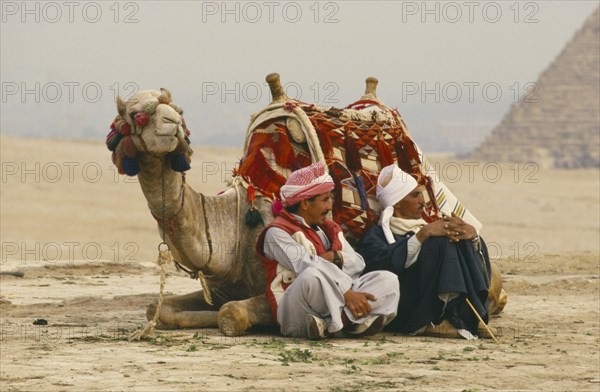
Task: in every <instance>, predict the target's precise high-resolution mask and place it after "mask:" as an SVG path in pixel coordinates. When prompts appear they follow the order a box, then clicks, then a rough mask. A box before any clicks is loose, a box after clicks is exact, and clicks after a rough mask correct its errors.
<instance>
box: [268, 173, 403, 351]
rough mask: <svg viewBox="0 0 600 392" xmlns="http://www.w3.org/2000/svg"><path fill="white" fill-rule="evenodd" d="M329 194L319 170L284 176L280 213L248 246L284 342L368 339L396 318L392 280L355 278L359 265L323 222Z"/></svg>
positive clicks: (334, 228) (331, 225)
mask: <svg viewBox="0 0 600 392" xmlns="http://www.w3.org/2000/svg"><path fill="white" fill-rule="evenodd" d="M333 188H334V182H333V179H332V178H331V176H329V174H328V173H327V172H326V168H325V165H324V164H322V163H314V164H312V165H310V166H308V167H305V168H303V169H300V170H297V171H295V172H294V173H292V174H291V175H290V177H289V178H288V180H287V182H286V183H285V185H284V186H283V187H282V188H281V190H280V194H281V198H282V201H283V205H284V206H285V209H284V210H282V211H281V213H280V214H279V215H278V216H277V218H275V220H273V222H271V224H270V225H268V226H267V227H266V228H265V229H264V230H263V232H262V233H261V235H260V237H259V239H258V241H257V244H256V249H257V253H258V255H259V257H260V258H261V261H262V263H263V265H264V267H265V272H266V277H267V290H266V291H267V292H266V295H267V299H268V300H269V304H270V305H271V310H272V312H273V317H274V318H275V320H277V322H278V323H279V324H280V326H281V333H282V334H283V335H284V336H292V337H307V338H308V339H312V340H316V339H322V338H324V337H326V336H328V335H330V334H334V333H335V332H338V331H340V330H342V329H343V330H344V331H345V332H347V333H350V334H354V335H357V336H361V335H373V334H376V333H378V332H379V331H381V329H382V328H383V327H384V325H386V324H387V323H389V322H390V321H391V320H392V319H393V318H394V317H395V316H396V309H397V307H398V299H399V295H400V292H399V288H398V279H397V278H396V276H395V275H394V274H392V273H390V272H387V271H376V272H371V273H368V274H365V275H363V276H360V274H361V273H362V272H363V269H364V267H365V263H364V260H363V258H362V257H361V256H360V255H359V254H358V253H356V252H355V251H354V249H352V247H351V246H350V245H349V244H348V242H347V241H346V239H345V238H344V235H343V233H342V231H341V228H340V226H338V225H337V224H336V223H335V222H333V221H331V220H328V219H327V218H326V216H327V214H328V213H329V212H330V211H331V208H332V197H331V191H332V190H333ZM359 276H360V277H359Z"/></svg>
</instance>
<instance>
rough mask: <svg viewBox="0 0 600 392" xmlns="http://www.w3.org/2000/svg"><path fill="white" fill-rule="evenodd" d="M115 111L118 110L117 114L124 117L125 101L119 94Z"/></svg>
mask: <svg viewBox="0 0 600 392" xmlns="http://www.w3.org/2000/svg"><path fill="white" fill-rule="evenodd" d="M117 112H119V115H120V116H121V117H123V118H125V113H126V108H125V102H124V101H123V100H122V99H121V97H120V96H118V97H117Z"/></svg>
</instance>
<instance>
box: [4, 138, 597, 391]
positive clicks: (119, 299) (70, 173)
mask: <svg viewBox="0 0 600 392" xmlns="http://www.w3.org/2000/svg"><path fill="white" fill-rule="evenodd" d="M0 142H1V143H0V144H1V161H2V182H1V186H2V188H1V191H0V196H1V197H0V204H1V205H0V207H1V214H2V215H1V220H0V229H1V232H0V239H1V244H2V254H1V257H2V258H1V260H0V271H3V272H6V271H22V272H24V274H25V276H24V277H23V278H18V277H13V276H2V277H0V290H1V292H2V295H4V296H6V297H7V298H8V299H9V300H10V301H11V302H12V304H3V305H0V349H1V352H0V383H1V385H0V390H2V391H3V392H4V391H25V390H27V391H29V390H37V391H47V390H48V391H62V390H140V391H146V390H167V391H180V390H194V391H197V390H210V391H222V390H223V391H225V390H243V391H246V390H247V391H250V390H256V391H262V390H311V391H312V390H321V391H362V390H366V391H385V390H390V391H391V390H424V391H437V390H450V391H482V390H552V391H557V390H558V391H598V390H599V389H600V358H599V354H598V353H599V351H600V350H599V343H600V342H599V337H600V313H599V311H600V296H599V294H600V293H599V290H600V279H599V278H600V275H599V272H600V271H599V268H600V263H599V256H600V249H599V247H600V241H599V240H600V228H599V226H600V223H599V219H600V212H599V195H600V193H599V181H600V180H599V178H600V172H599V171H598V170H578V171H563V170H544V169H539V170H538V168H537V167H535V166H534V165H529V166H528V165H525V164H519V165H517V164H514V165H508V164H502V165H498V164H487V165H486V164H484V163H478V162H463V161H451V160H449V159H447V158H444V157H443V156H436V157H432V158H431V161H432V163H434V162H435V163H436V164H437V165H438V172H440V173H441V174H442V176H443V177H444V178H445V180H446V184H447V185H448V186H449V187H450V188H451V189H452V190H453V191H454V193H455V194H457V195H458V196H459V197H460V199H461V200H462V201H463V202H464V203H465V204H466V205H467V206H468V207H469V208H470V209H471V211H472V212H473V213H474V214H475V215H476V216H477V217H478V218H479V219H480V220H481V221H482V222H483V223H484V230H483V235H484V237H485V238H486V240H487V241H488V244H490V253H491V256H492V258H493V261H494V262H496V263H498V264H499V266H500V267H501V269H502V271H503V274H504V281H505V288H506V290H507V291H508V293H509V303H508V306H507V308H506V310H505V311H504V312H503V313H502V314H501V315H500V316H499V317H496V318H494V319H493V320H492V322H491V324H492V325H493V326H495V327H497V328H499V330H500V336H499V340H500V344H499V345H497V344H495V343H493V342H492V341H490V340H478V341H475V342H472V341H471V342H468V341H465V340H451V339H440V338H433V337H406V336H401V335H395V334H392V333H384V334H381V335H378V336H376V337H371V338H363V339H359V340H349V339H337V340H328V341H325V342H317V343H314V342H308V341H304V340H294V339H286V338H282V337H281V336H279V335H278V333H277V331H274V330H270V329H268V328H261V329H256V330H254V331H252V332H251V333H249V334H248V335H246V336H243V337H239V338H227V337H223V336H221V335H220V333H219V331H218V330H216V329H202V330H179V331H163V332H159V334H158V335H157V337H156V338H155V339H152V340H149V341H142V342H135V343H130V342H128V341H127V340H126V336H127V335H128V334H129V333H130V332H131V331H133V330H135V329H136V328H138V327H139V326H141V325H143V324H144V322H145V306H146V304H148V303H149V302H151V301H152V300H153V299H155V298H156V295H157V292H158V269H157V268H156V267H155V266H154V260H155V257H156V245H157V244H158V241H159V237H158V233H157V230H156V225H155V222H154V219H153V218H152V217H151V216H150V214H149V212H148V209H147V207H146V202H145V200H144V198H143V195H142V192H141V191H140V189H139V186H138V184H137V183H136V181H135V179H133V180H126V179H125V178H124V177H119V176H117V175H116V173H115V170H114V169H113V168H112V165H111V163H110V157H109V154H108V152H107V151H106V150H105V149H104V147H103V145H102V144H100V143H91V142H72V141H61V140H29V139H20V138H15V137H6V136H2V137H1V140H0ZM195 151H196V153H195V155H194V162H193V169H192V171H191V172H190V174H189V175H188V180H189V182H190V183H191V184H192V185H193V187H194V188H195V189H197V190H202V191H203V192H204V193H207V194H214V193H216V192H218V191H219V190H221V189H223V187H224V185H223V183H224V181H225V180H226V179H227V178H228V177H229V176H230V171H231V170H232V169H233V167H234V165H233V163H234V162H235V161H236V160H237V159H238V158H239V156H240V151H239V150H236V149H220V150H218V151H216V150H211V149H208V148H202V147H196V148H195ZM197 289H198V286H197V283H196V282H193V281H191V280H190V279H189V278H187V277H185V276H183V275H182V274H181V273H179V272H176V271H175V270H174V269H172V268H170V269H169V276H168V279H167V291H168V292H170V293H176V294H180V293H181V294H182V293H187V292H190V291H192V290H197ZM36 319H44V320H47V322H48V325H46V326H41V325H34V324H33V322H34V320H36Z"/></svg>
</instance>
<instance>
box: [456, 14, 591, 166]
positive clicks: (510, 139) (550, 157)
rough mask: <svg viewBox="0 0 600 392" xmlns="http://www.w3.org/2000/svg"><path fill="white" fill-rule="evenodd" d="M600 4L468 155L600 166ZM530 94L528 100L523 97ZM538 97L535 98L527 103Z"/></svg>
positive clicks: (543, 163)
mask: <svg viewBox="0 0 600 392" xmlns="http://www.w3.org/2000/svg"><path fill="white" fill-rule="evenodd" d="M599 52H600V8H598V9H596V11H594V13H593V14H592V15H591V16H590V17H589V18H588V19H587V20H586V22H585V24H584V25H583V27H582V28H581V29H580V30H579V31H578V32H577V33H576V34H575V36H574V37H573V38H572V39H571V41H570V42H569V43H568V44H567V45H566V47H565V48H564V49H563V51H562V52H561V53H560V54H559V56H558V57H557V58H556V59H555V60H554V62H553V63H551V64H550V66H549V67H548V68H547V69H546V70H545V71H544V72H543V73H542V74H541V76H540V77H539V79H538V80H537V82H536V84H535V85H536V87H537V92H535V94H533V93H530V94H529V95H527V94H526V95H525V96H524V97H522V99H520V100H519V101H520V102H519V103H515V104H513V106H512V107H511V109H510V111H509V112H508V113H507V114H506V116H504V118H503V119H502V121H501V122H500V124H498V125H497V126H496V127H495V128H494V130H493V131H492V133H491V134H490V135H489V136H488V137H487V138H486V140H485V141H484V142H483V143H482V144H481V145H480V146H479V147H478V148H476V149H475V150H474V151H473V152H472V153H471V154H469V155H468V156H467V158H468V159H473V160H478V161H490V162H537V163H538V164H539V165H540V166H541V167H554V168H584V167H592V168H597V167H599V166H600V53H599ZM523 98H527V99H523ZM531 100H537V102H526V101H531Z"/></svg>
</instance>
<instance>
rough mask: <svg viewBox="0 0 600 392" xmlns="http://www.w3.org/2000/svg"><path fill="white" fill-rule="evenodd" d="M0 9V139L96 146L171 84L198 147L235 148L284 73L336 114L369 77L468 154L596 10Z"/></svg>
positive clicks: (521, 6)
mask: <svg viewBox="0 0 600 392" xmlns="http://www.w3.org/2000/svg"><path fill="white" fill-rule="evenodd" d="M0 4H1V13H2V20H1V49H0V55H1V57H0V58H1V60H0V61H1V69H0V77H1V80H2V109H1V131H2V133H7V134H16V135H28V136H32V135H42V136H52V137H78V138H94V139H98V140H101V139H103V138H104V136H105V134H106V133H107V131H108V126H109V124H110V123H111V121H112V119H113V118H114V116H115V115H116V109H115V105H114V100H115V95H116V93H119V94H121V95H122V96H127V95H129V94H130V93H132V92H133V91H136V90H138V89H139V90H142V89H158V88H159V87H167V88H169V89H170V90H171V92H172V94H173V98H174V101H175V102H176V103H177V104H179V105H180V106H182V107H183V108H184V110H185V117H186V122H187V123H188V124H189V127H190V129H191V130H192V140H193V142H194V143H203V144H215V145H235V146H240V145H241V144H242V143H243V138H244V134H245V130H246V127H247V123H248V120H249V118H250V115H251V113H253V112H255V111H257V110H259V109H260V108H262V107H264V106H265V105H266V104H267V103H268V102H270V94H269V91H268V88H267V87H266V85H265V84H264V78H265V76H266V75H267V74H268V73H270V72H278V73H280V74H281V77H282V81H283V83H284V84H285V85H286V87H287V92H288V95H290V96H296V97H297V98H299V99H301V100H303V101H306V102H315V101H316V102H318V103H321V104H326V105H333V106H338V107H343V106H346V105H347V104H349V103H351V102H353V101H355V100H357V99H359V98H360V96H361V95H362V93H363V91H364V79H365V78H366V77H368V76H376V77H377V78H378V79H379V80H380V84H379V88H378V95H379V97H380V98H381V99H383V100H384V101H385V102H386V103H387V104H388V105H390V106H393V107H397V108H398V109H399V111H400V113H401V114H402V115H403V117H404V118H405V121H406V122H407V124H408V126H409V129H410V131H411V133H412V134H413V136H414V137H415V138H416V139H417V141H418V142H419V143H420V144H421V146H422V147H423V149H425V150H444V149H447V150H451V149H454V150H461V149H462V150H464V149H465V148H470V147H472V145H473V144H474V143H476V142H477V141H478V140H481V139H482V138H483V137H484V136H485V135H486V134H487V133H489V131H491V129H492V128H493V126H494V125H495V124H496V123H497V122H499V121H500V119H501V118H502V116H503V115H504V114H505V113H506V111H507V110H508V109H509V107H510V105H511V104H512V103H513V102H515V100H518V99H520V98H519V94H522V93H524V92H525V88H526V84H527V83H533V82H535V81H536V79H537V77H538V76H539V74H540V73H541V72H542V71H543V70H544V69H545V68H546V67H547V66H548V65H549V64H550V63H551V62H552V61H553V59H554V58H555V57H556V56H557V55H558V54H559V53H560V51H561V50H562V48H563V47H564V45H565V44H566V43H567V42H568V40H570V39H571V38H572V36H573V35H574V33H575V32H576V30H577V29H579V28H580V27H581V26H582V24H583V23H584V21H585V19H586V18H587V17H588V16H589V15H590V14H591V13H592V12H593V10H594V9H595V8H596V7H598V4H599V2H598V1H519V2H517V1H495V2H494V1H483V2H479V1H457V2H448V1H427V2H424V1H364V0H363V1H320V2H317V1H295V2H279V1H256V2H241V1H216V2H212V1H169V2H167V1H122V2H116V1H96V2H78V1H71V2H69V1H57V2H40V1H37V2H36V1H30V2H23V1H1V2H0ZM439 135H442V137H440V136H439ZM444 135H445V136H444ZM448 135H450V136H452V135H458V136H459V137H458V138H456V137H449V136H448ZM456 139H458V140H456Z"/></svg>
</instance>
